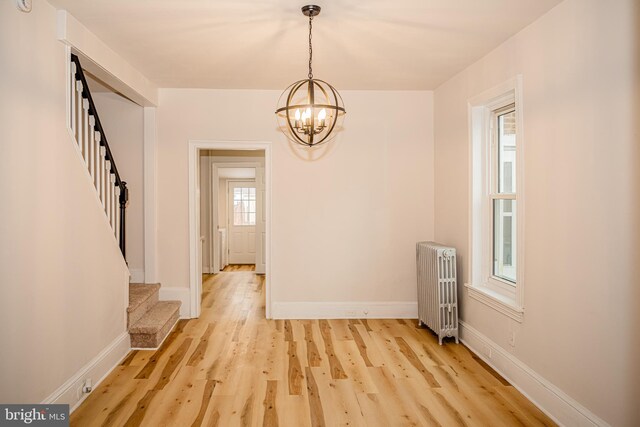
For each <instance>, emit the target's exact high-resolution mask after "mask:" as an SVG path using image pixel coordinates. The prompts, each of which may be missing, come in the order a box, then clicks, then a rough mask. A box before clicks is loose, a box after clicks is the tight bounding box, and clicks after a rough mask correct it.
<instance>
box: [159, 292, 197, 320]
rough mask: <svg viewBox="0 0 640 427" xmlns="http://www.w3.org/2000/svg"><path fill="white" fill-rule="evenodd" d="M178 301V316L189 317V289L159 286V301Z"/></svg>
mask: <svg viewBox="0 0 640 427" xmlns="http://www.w3.org/2000/svg"><path fill="white" fill-rule="evenodd" d="M170 300H171V301H180V302H181V303H182V305H180V318H181V319H190V318H191V312H190V309H191V291H190V289H189V288H178V287H166V286H161V287H160V301H170Z"/></svg>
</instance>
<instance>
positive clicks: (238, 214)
mask: <svg viewBox="0 0 640 427" xmlns="http://www.w3.org/2000/svg"><path fill="white" fill-rule="evenodd" d="M233 225H256V188H255V187H235V188H234V189H233Z"/></svg>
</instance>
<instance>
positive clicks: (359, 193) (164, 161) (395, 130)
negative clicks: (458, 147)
mask: <svg viewBox="0 0 640 427" xmlns="http://www.w3.org/2000/svg"><path fill="white" fill-rule="evenodd" d="M279 95H280V93H279V92H278V91H249V90H244V91H243V90H238V91H233V90H228V91H221V90H200V89H163V90H161V91H160V106H159V107H158V228H159V231H158V241H159V268H160V278H161V282H162V284H163V286H179V287H187V286H188V279H189V269H188V255H189V251H188V212H187V211H188V198H187V196H188V195H187V191H188V186H187V183H188V181H187V178H188V177H187V174H188V170H187V169H188V161H187V145H188V141H189V140H190V139H205V140H268V141H272V142H273V195H272V197H273V203H272V205H273V206H272V233H273V234H272V238H273V248H272V250H273V252H272V279H273V280H272V292H273V301H274V302H341V301H344V302H361V301H378V302H415V301H416V292H415V242H416V241H418V240H425V239H431V238H432V237H433V206H432V200H433V143H432V135H433V132H432V129H433V127H432V120H431V117H432V93H431V92H419V91H416V92H391V91H388V92H361V91H345V92H344V93H343V96H344V100H345V104H346V106H347V111H348V114H347V117H346V120H345V130H344V132H343V133H342V135H340V136H339V137H338V138H337V141H335V142H333V143H331V144H330V145H328V146H326V149H327V150H326V152H324V156H321V157H320V158H318V159H316V160H314V161H311V160H309V159H308V158H307V157H306V156H307V151H306V150H304V149H303V150H299V149H297V148H292V147H291V146H290V145H289V143H288V142H287V141H286V139H285V138H284V136H283V135H282V134H280V133H279V131H278V130H277V124H276V118H275V115H274V114H273V111H274V108H275V103H276V101H277V99H278V97H279ZM316 154H318V153H316Z"/></svg>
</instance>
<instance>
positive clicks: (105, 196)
mask: <svg viewBox="0 0 640 427" xmlns="http://www.w3.org/2000/svg"><path fill="white" fill-rule="evenodd" d="M69 59H70V64H69V75H68V79H69V84H68V89H69V108H68V120H69V129H70V130H71V132H72V133H73V136H74V137H75V140H76V143H77V148H78V151H79V153H80V155H81V156H82V160H83V161H84V163H85V166H86V168H87V172H88V173H89V176H90V178H91V182H92V183H93V185H94V186H95V189H96V196H97V197H98V199H99V201H100V203H101V204H102V207H103V208H104V213H105V215H106V219H107V221H108V223H109V226H110V227H111V230H112V232H113V235H114V238H115V239H116V241H117V243H118V245H119V246H120V251H121V252H122V256H123V257H124V258H125V260H126V224H125V219H126V217H125V213H126V208H127V204H128V202H129V190H128V188H127V183H126V182H125V181H123V180H122V179H121V177H120V173H119V172H118V168H117V167H116V162H115V159H114V158H113V153H112V152H111V149H110V148H109V143H108V142H107V136H106V135H105V132H104V129H103V128H102V123H101V122H100V118H99V117H98V112H97V111H96V106H95V104H94V102H93V98H92V97H91V92H90V91H89V85H88V84H87V79H86V77H85V75H84V71H83V69H82V65H81V64H80V59H79V58H78V56H77V55H75V54H71V56H70V58H69ZM159 290H160V285H158V284H156V285H146V284H135V283H132V284H130V285H129V307H128V308H127V328H128V330H129V334H130V335H131V347H133V348H157V347H159V346H160V344H162V341H163V340H164V339H165V337H166V336H167V335H168V334H169V332H170V331H171V329H172V328H173V326H174V325H175V324H176V322H177V321H178V318H179V317H180V304H181V303H180V301H159V298H158V293H159Z"/></svg>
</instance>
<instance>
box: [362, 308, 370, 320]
mask: <svg viewBox="0 0 640 427" xmlns="http://www.w3.org/2000/svg"><path fill="white" fill-rule="evenodd" d="M362 314H364V318H365V319H366V318H367V316H368V315H369V310H363V311H362Z"/></svg>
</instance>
